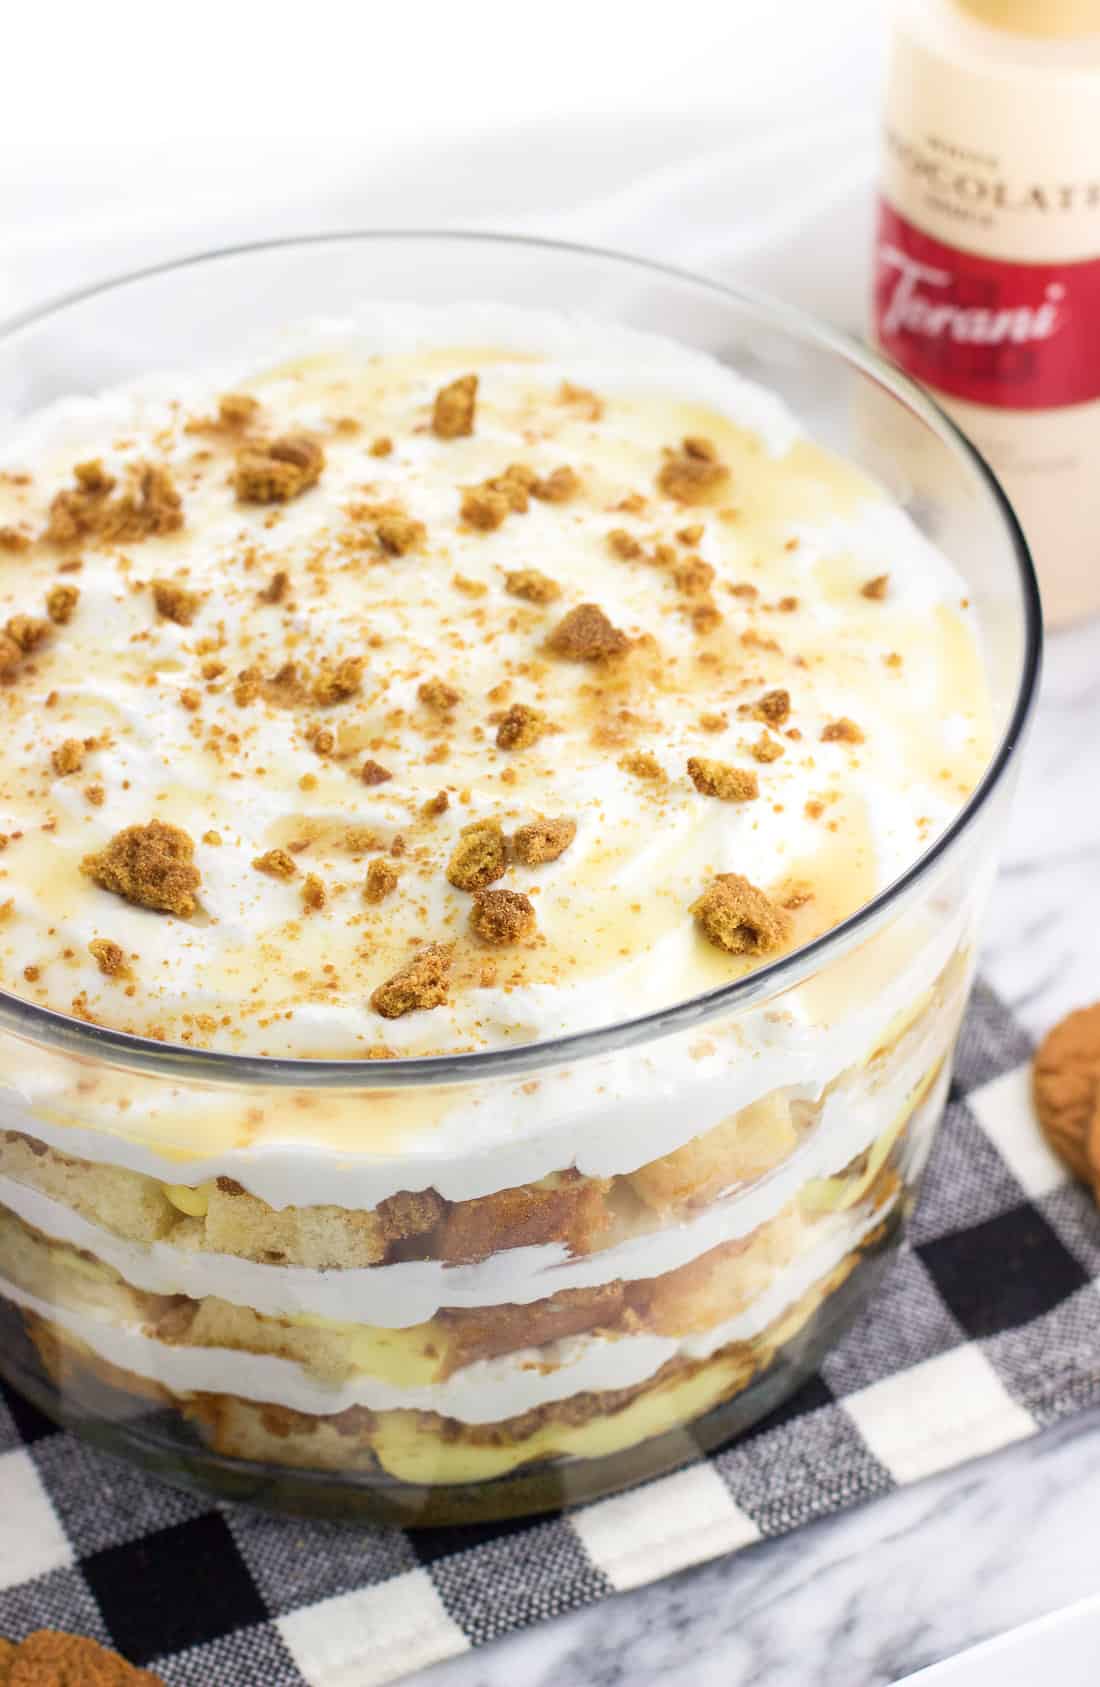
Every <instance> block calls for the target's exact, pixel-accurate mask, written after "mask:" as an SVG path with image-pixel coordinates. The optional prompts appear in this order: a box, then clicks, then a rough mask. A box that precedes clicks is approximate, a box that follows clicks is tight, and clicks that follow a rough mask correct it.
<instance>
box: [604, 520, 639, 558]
mask: <svg viewBox="0 0 1100 1687" xmlns="http://www.w3.org/2000/svg"><path fill="white" fill-rule="evenodd" d="M607 548H608V550H609V551H610V552H611V554H612V556H617V557H619V559H620V560H621V561H622V562H637V560H638V558H639V557H643V556H644V555H645V547H644V545H643V544H642V542H641V540H640V539H635V537H634V535H633V533H628V532H627V531H626V529H625V527H613V528H612V529H611V532H610V533H609V534H608V535H607Z"/></svg>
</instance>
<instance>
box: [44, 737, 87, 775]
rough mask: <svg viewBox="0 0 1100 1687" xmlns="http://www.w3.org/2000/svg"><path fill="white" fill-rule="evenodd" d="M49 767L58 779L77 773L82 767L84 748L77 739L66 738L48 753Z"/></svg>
mask: <svg viewBox="0 0 1100 1687" xmlns="http://www.w3.org/2000/svg"><path fill="white" fill-rule="evenodd" d="M50 765H51V766H52V768H53V770H54V772H55V773H56V774H57V775H58V777H59V778H61V779H64V778H65V777H66V776H67V775H68V774H70V773H79V772H80V770H81V768H82V767H83V766H84V746H83V744H82V743H81V742H80V739H79V738H66V739H65V741H64V743H62V744H58V746H57V747H56V749H54V750H52V751H51V752H50Z"/></svg>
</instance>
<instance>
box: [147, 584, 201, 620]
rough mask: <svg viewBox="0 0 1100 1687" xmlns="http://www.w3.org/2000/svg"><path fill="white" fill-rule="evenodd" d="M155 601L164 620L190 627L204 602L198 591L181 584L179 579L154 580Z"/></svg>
mask: <svg viewBox="0 0 1100 1687" xmlns="http://www.w3.org/2000/svg"><path fill="white" fill-rule="evenodd" d="M150 584H151V585H152V588H153V603H154V605H155V607H156V611H157V614H158V615H159V616H160V618H161V620H162V621H174V622H175V624H176V626H177V627H189V626H190V625H191V623H192V621H193V620H194V619H195V612H196V610H197V609H198V607H199V604H200V603H201V602H202V598H201V596H200V594H199V593H198V592H193V591H191V590H189V588H188V587H187V586H182V585H180V583H179V581H178V580H153V581H151V582H150Z"/></svg>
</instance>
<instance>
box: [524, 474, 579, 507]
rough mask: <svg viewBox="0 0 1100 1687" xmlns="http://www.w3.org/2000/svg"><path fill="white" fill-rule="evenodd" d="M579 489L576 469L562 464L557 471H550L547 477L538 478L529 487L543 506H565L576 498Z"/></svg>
mask: <svg viewBox="0 0 1100 1687" xmlns="http://www.w3.org/2000/svg"><path fill="white" fill-rule="evenodd" d="M580 488H581V477H580V475H579V474H578V473H577V471H576V469H571V468H569V466H568V465H567V464H563V465H562V467H561V468H559V469H552V470H551V472H550V473H549V474H548V475H544V476H540V478H539V479H538V480H536V481H535V483H534V485H533V486H532V487H531V493H532V496H534V497H535V498H539V499H541V500H542V502H543V503H544V504H565V503H568V501H569V499H570V498H575V497H576V495H577V493H578V492H579V491H580Z"/></svg>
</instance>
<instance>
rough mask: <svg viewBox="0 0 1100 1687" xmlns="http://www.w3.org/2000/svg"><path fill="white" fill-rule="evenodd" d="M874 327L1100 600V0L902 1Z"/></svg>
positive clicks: (1095, 603)
mask: <svg viewBox="0 0 1100 1687" xmlns="http://www.w3.org/2000/svg"><path fill="white" fill-rule="evenodd" d="M873 324H874V335H875V338H876V339H877V342H878V344H879V347H880V348H881V349H882V350H883V351H884V352H885V353H886V354H887V356H889V357H890V358H892V359H893V360H894V362H896V363H898V364H900V365H901V366H902V367H903V368H904V369H906V370H907V371H908V372H909V373H910V374H911V375H913V376H915V377H916V378H917V379H918V380H919V381H921V382H922V383H923V384H924V385H926V386H927V387H929V388H930V389H931V390H932V391H933V393H934V394H935V396H936V397H937V398H938V399H939V400H940V401H941V402H942V403H943V405H944V407H945V408H946V409H947V410H948V411H949V412H950V414H951V415H952V416H953V417H954V419H955V421H956V422H957V423H958V424H959V426H960V427H961V428H962V429H963V431H964V432H965V433H967V434H968V435H969V436H970V437H971V438H972V439H973V441H974V443H975V444H976V445H977V446H978V448H979V450H980V451H981V452H982V453H983V455H984V456H985V457H986V458H987V459H988V460H989V462H990V463H991V465H992V467H993V469H994V471H995V472H996V473H997V475H998V476H999V478H1000V480H1001V482H1002V484H1003V485H1004V487H1005V489H1006V491H1007V493H1008V495H1009V497H1010V499H1011V500H1012V502H1013V505H1014V506H1015V509H1016V512H1017V514H1018V516H1019V517H1020V520H1021V523H1022V525H1023V527H1024V530H1025V532H1026V534H1027V537H1028V540H1029V542H1030V545H1031V548H1032V552H1033V555H1034V556H1035V560H1036V566H1037V568H1038V571H1039V577H1040V583H1041V586H1042V592H1043V606H1044V613H1045V615H1046V619H1047V621H1048V624H1051V625H1056V624H1058V623H1061V622H1064V621H1069V620H1072V619H1074V618H1076V617H1079V616H1082V615H1086V614H1089V613H1094V612H1097V611H1100V0H901V4H900V6H899V8H898V12H897V15H896V19H895V23H894V31H893V40H892V50H891V57H890V69H889V75H888V87H887V103H886V134H885V166H884V175H883V185H882V199H881V204H880V208H879V222H878V239H877V248H876V254H875V281H874V301H873Z"/></svg>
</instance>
